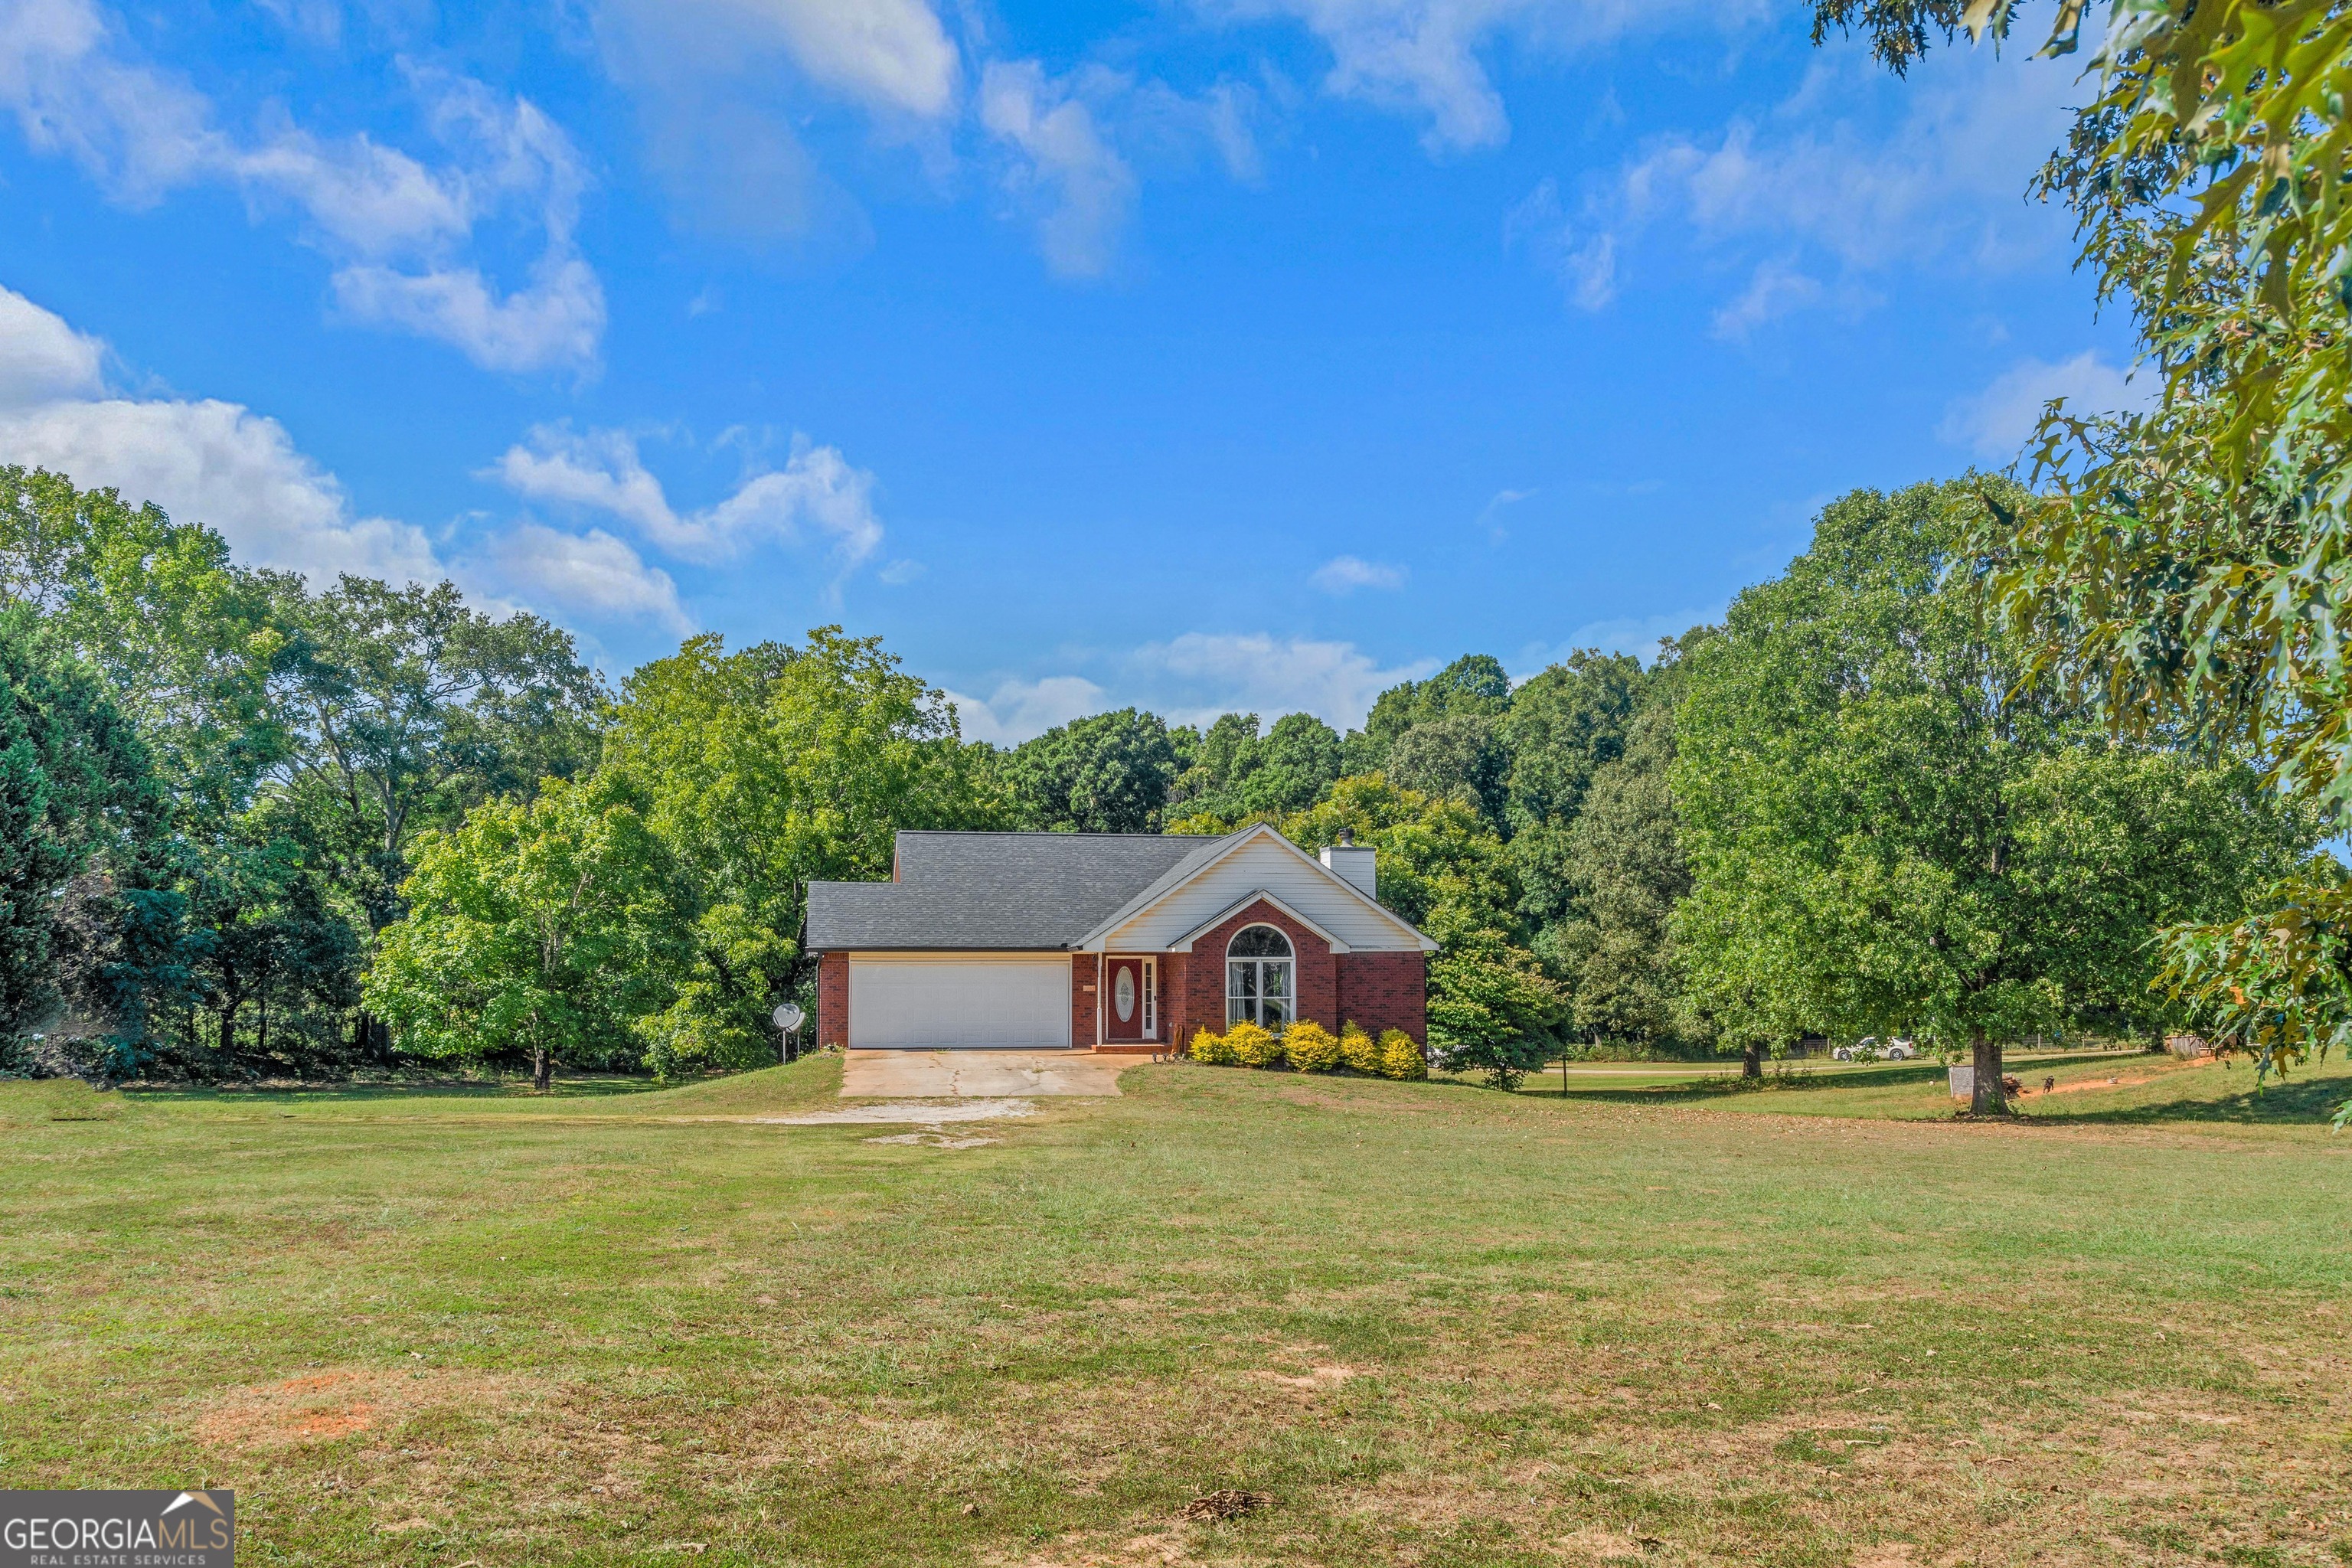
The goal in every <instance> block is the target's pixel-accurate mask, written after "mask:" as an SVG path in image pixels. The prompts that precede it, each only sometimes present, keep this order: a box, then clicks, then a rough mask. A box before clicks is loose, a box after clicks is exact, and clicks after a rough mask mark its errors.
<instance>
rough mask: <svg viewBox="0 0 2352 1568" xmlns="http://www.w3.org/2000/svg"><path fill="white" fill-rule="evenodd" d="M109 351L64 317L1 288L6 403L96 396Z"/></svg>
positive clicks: (0, 376) (0, 401) (0, 355)
mask: <svg viewBox="0 0 2352 1568" xmlns="http://www.w3.org/2000/svg"><path fill="white" fill-rule="evenodd" d="M105 355H106V348H105V345H104V344H102V343H100V342H99V341H98V340H97V339H96V338H90V337H84V336H83V335H82V334H81V333H79V332H77V331H74V330H73V329H72V328H71V327H69V326H68V325H66V323H65V319H64V318H63V317H61V316H58V315H57V314H55V313H53V312H51V311H48V310H42V309H41V308H40V307H39V306H38V305H36V304H34V303H33V302H32V301H31V300H27V299H26V298H25V297H24V296H23V295H22V294H16V293H11V292H10V291H9V290H8V289H0V408H21V407H24V406H26V405H29V404H36V403H46V402H47V401H49V400H50V399H52V398H62V397H88V396H91V395H95V394H96V393H97V392H98V391H99V388H100V374H99V371H100V363H101V362H102V361H103V360H104V358H105Z"/></svg>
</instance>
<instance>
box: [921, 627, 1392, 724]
mask: <svg viewBox="0 0 2352 1568" xmlns="http://www.w3.org/2000/svg"><path fill="white" fill-rule="evenodd" d="M1084 662H1087V663H1089V664H1098V665H1102V666H1104V667H1106V668H1104V669H1102V670H1101V671H1100V673H1102V675H1103V677H1104V679H1103V680H1101V681H1097V680H1094V679H1089V678H1087V676H1083V675H1078V674H1076V673H1064V674H1060V675H1049V676H1046V677H1045V678H1044V679H1037V680H1006V681H1003V682H1000V683H999V684H998V685H997V687H996V688H995V689H994V691H993V692H992V694H991V695H990V696H989V697H988V698H986V699H985V700H982V699H980V698H976V697H968V696H963V695H961V694H959V693H957V692H955V691H952V690H950V692H949V693H948V696H949V699H950V700H951V701H952V702H954V703H955V705H956V710H957V711H958V712H959V713H960V714H961V715H962V721H963V731H964V736H965V738H966V739H968V740H979V741H988V742H993V743H995V744H997V745H1017V744H1019V743H1020V742H1023V741H1026V740H1028V739H1030V738H1032V737H1033V736H1036V735H1040V734H1043V733H1044V732H1045V731H1047V730H1050V729H1052V728H1054V727H1055V725H1057V724H1066V723H1068V722H1069V721H1071V720H1073V719H1076V718H1081V717H1083V716H1085V715H1087V714H1088V713H1100V712H1103V711H1105V710H1108V709H1111V708H1116V707H1124V706H1126V705H1128V704H1129V703H1134V704H1138V705H1139V706H1142V707H1146V708H1150V709H1151V710H1154V711H1155V712H1158V713H1160V715H1161V716H1163V717H1164V718H1166V719H1167V720H1168V721H1170V722H1171V723H1177V724H1206V723H1209V722H1212V721H1214V720H1215V719H1216V717H1217V716H1218V715H1219V714H1221V713H1234V712H1241V713H1250V712H1254V713H1256V714H1259V715H1260V716H1261V717H1263V718H1265V719H1269V720H1270V719H1273V718H1275V717H1277V716H1279V715H1281V714H1284V713H1297V712H1307V713H1312V714H1315V715H1316V716H1317V717H1318V718H1320V719H1322V720H1323V721H1325V722H1326V723H1328V724H1331V725H1334V726H1336V727H1338V728H1339V729H1342V730H1345V729H1349V728H1352V727H1355V726H1359V725H1361V724H1362V723H1363V721H1364V716H1365V714H1367V713H1369V712H1370V711H1371V707H1372V700H1373V699H1374V698H1376V697H1378V696H1379V695H1380V694H1381V692H1383V691H1385V690H1387V689H1389V688H1390V687H1391V686H1394V685H1396V684H1397V683H1398V682H1399V681H1401V680H1414V679H1420V678H1421V677H1423V676H1425V675H1428V674H1429V673H1431V672H1432V671H1433V670H1434V669H1436V668H1437V664H1436V661H1435V660H1433V659H1431V660H1423V661H1420V662H1417V663H1413V664H1409V665H1404V666H1402V667H1399V668H1382V667H1381V665H1380V663H1379V661H1377V660H1376V659H1374V658H1371V656H1370V655H1369V654H1366V653H1365V652H1363V650H1361V649H1360V648H1359V647H1356V646H1355V645H1354V644H1352V643H1344V642H1318V641H1316V640H1313V639H1310V638H1306V637H1274V636H1272V635H1270V634H1268V633H1265V632H1256V633H1238V634H1236V633H1219V632H1187V633H1185V634H1184V635H1183V636H1181V637H1176V638H1173V639H1171V640H1170V641H1168V642H1164V643H1150V644H1147V645H1145V646H1144V647H1139V648H1135V649H1132V650H1130V651H1129V652H1127V653H1125V654H1115V655H1108V656H1103V655H1095V656H1088V657H1087V658H1086V659H1085V661H1084Z"/></svg>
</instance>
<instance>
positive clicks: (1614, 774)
mask: <svg viewBox="0 0 2352 1568" xmlns="http://www.w3.org/2000/svg"><path fill="white" fill-rule="evenodd" d="M1674 759H1675V742H1674V708H1673V705H1672V704H1671V702H1654V703H1653V704H1652V705H1651V706H1650V707H1649V708H1648V709H1647V710H1645V711H1644V712H1643V713H1642V714H1641V716H1640V717H1638V718H1637V719H1635V720H1634V721H1633V730H1632V733H1631V735H1630V737H1629V738H1628V740H1627V742H1626V746H1625V752H1624V754H1623V755H1622V756H1621V757H1618V758H1616V759H1614V760H1612V761H1611V762H1606V763H1601V765H1600V767H1598V768H1597V769H1595V770H1594V772H1593V774H1592V778H1591V783H1590V785H1589V787H1588V788H1587V789H1586V791H1585V794H1584V799H1583V807H1582V809H1581V810H1580V812H1579V813H1578V815H1577V817H1576V821H1575V823H1574V824H1573V826H1570V828H1569V830H1568V834H1567V864H1566V867H1565V870H1566V878H1567V880H1568V882H1569V884H1570V887H1571V888H1572V889H1574V893H1573V896H1572V899H1571V901H1570V906H1569V912H1568V916H1567V918H1566V919H1565V920H1563V921H1560V922H1559V924H1557V925H1555V926H1551V927H1548V928H1547V929H1546V930H1545V931H1543V932H1542V933H1541V934H1540V936H1539V937H1538V941H1537V951H1538V952H1539V953H1541V954H1543V955H1544V956H1545V957H1546V958H1548V959H1549V960H1550V961H1551V966H1552V967H1553V969H1554V970H1555V971H1556V972H1558V973H1560V974H1561V975H1562V976H1563V977H1564V978H1565V981H1566V986H1567V990H1568V992H1569V994H1570V997H1571V998H1572V1005H1571V1009H1570V1011H1571V1016H1572V1017H1573V1018H1574V1020H1575V1023H1576V1026H1577V1027H1578V1028H1580V1029H1582V1030H1586V1031H1588V1032H1589V1033H1591V1034H1592V1035H1594V1036H1597V1037H1603V1038H1608V1039H1618V1040H1640V1041H1649V1040H1655V1039H1659V1038H1662V1037H1665V1036H1666V1035H1668V1034H1670V1033H1672V1032H1673V1030H1674V1027H1675V1023H1676V1014H1675V1005H1676V1000H1677V997H1678V995H1679V986H1678V984H1677V982H1676V978H1675V950H1674V943H1673V940H1672V931H1671V928H1670V922H1671V921H1672V918H1673V915H1674V911H1675V906H1676V905H1677V904H1679V903H1681V901H1682V900H1684V899H1685V897H1687V896H1688V894H1689V892H1690V867H1689V864H1688V862H1687V861H1686V860H1685V858H1684V856H1683V850H1682V834H1681V828H1680V825H1679V823H1678V821H1677V819H1676V817H1675V805H1674V797H1673V793H1672V791H1671V790H1670V789H1669V787H1668V783H1667V776H1668V773H1669V771H1670V770H1671V769H1672V767H1673V765H1674Z"/></svg>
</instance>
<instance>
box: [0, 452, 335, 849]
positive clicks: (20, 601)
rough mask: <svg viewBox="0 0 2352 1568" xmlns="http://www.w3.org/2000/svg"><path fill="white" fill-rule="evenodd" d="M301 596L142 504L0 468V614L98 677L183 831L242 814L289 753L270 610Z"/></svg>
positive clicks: (291, 585)
mask: <svg viewBox="0 0 2352 1568" xmlns="http://www.w3.org/2000/svg"><path fill="white" fill-rule="evenodd" d="M289 592H291V593H299V581H298V580H296V579H292V578H288V577H283V576H278V577H272V576H269V575H267V574H257V573H253V572H248V571H245V570H243V569H241V568H239V567H237V566H236V565H235V564H233V563H231V561H230V559H229V551H228V545H227V543H226V541H224V540H223V539H222V538H221V537H220V535H218V534H217V533H215V532H213V531H211V530H210V529H207V528H204V527H202V526H200V525H197V524H193V523H175V522H173V521H172V520H171V519H170V518H169V517H167V516H165V515H164V513H163V510H162V509H161V508H159V507H156V506H154V505H152V503H151V504H149V505H147V506H144V507H142V508H140V509H138V510H132V509H131V507H129V506H128V505H126V504H125V503H124V502H123V500H122V499H121V497H120V496H119V495H117V494H116V493H115V492H114V491H113V490H110V489H101V490H79V489H75V488H74V485H73V482H72V480H71V479H68V478H67V477H66V476H64V475H62V474H52V473H48V472H47V471H45V470H42V469H33V470H31V471H29V472H28V471H27V470H26V469H24V468H8V467H0V605H5V604H16V605H26V606H27V607H29V608H31V609H32V610H34V611H36V612H37V613H38V614H39V615H40V616H41V618H42V622H43V624H44V626H46V627H47V634H46V635H47V636H48V637H51V638H52V639H54V640H55V641H56V643H57V644H58V646H59V647H62V648H63V649H65V650H66V651H67V652H68V654H69V655H70V656H71V657H72V658H74V659H75V660H77V661H78V662H79V663H80V664H81V665H83V666H84V667H86V668H89V669H91V670H94V671H96V672H97V673H99V674H100V675H101V676H102V677H104V678H105V679H106V680H107V682H108V684H109V685H110V687H111V689H112V690H113V694H114V703H115V706H116V707H117V708H119V709H120V710H121V711H122V712H123V714H124V715H125V716H126V717H127V718H128V719H129V720H130V721H131V722H132V723H133V724H134V725H136V726H137V727H138V730H139V732H140V735H141V737H142V741H143V742H144V743H145V745H146V748H147V751H148V753H149V755H150V757H151V758H152V765H153V767H154V770H155V772H156V773H157V774H158V776H159V777H160V778H161V779H162V781H163V784H164V787H165V788H166V789H167V790H169V791H170V792H171V795H172V797H173V803H174V806H173V809H174V816H176V817H177V818H178V819H179V820H180V821H181V822H182V823H183V824H184V825H188V826H191V827H192V828H196V829H197V830H199V831H201V830H202V827H201V826H199V824H203V825H208V826H217V825H218V824H219V823H220V822H221V821H223V820H225V819H226V817H228V816H233V815H234V814H236V812H238V811H241V810H243V809H244V808H245V807H246V806H247V805H248V804H249V802H250V799H251V793H252V790H253V787H254V785H255V784H256V782H257V780H259V779H260V778H261V777H262V776H263V775H264V774H265V773H268V771H269V770H270V769H271V768H273V767H275V766H277V765H278V764H279V763H282V762H284V761H285V759H286V758H287V757H288V756H289V753H290V749H291V744H292V740H291V737H290V736H289V734H288V732H287V731H286V729H285V726H284V724H283V721H282V717H281V715H280V713H279V712H278V708H277V704H276V702H275V700H274V697H273V693H272V681H273V679H276V678H277V677H278V675H279V674H280V673H281V672H282V670H283V669H284V668H285V665H286V661H287V658H288V656H289V639H288V637H287V634H286V631H285V628H284V626H282V625H281V624H280V617H279V616H278V608H279V606H280V605H281V604H282V603H283V602H284V595H287V594H289Z"/></svg>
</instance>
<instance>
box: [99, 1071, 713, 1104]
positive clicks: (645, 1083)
mask: <svg viewBox="0 0 2352 1568" xmlns="http://www.w3.org/2000/svg"><path fill="white" fill-rule="evenodd" d="M686 1081H687V1082H693V1081H697V1080H692V1079H688V1080H686ZM682 1087H684V1084H683V1083H680V1082H677V1081H673V1082H670V1083H662V1082H659V1081H657V1080H656V1079H650V1078H631V1077H628V1076H626V1075H625V1074H620V1073H584V1074H581V1075H579V1076H576V1077H574V1076H569V1075H559V1076H558V1077H557V1078H556V1079H555V1081H554V1083H553V1084H552V1085H551V1088H550V1090H549V1092H548V1093H547V1094H546V1095H545V1096H541V1095H540V1094H538V1093H537V1092H536V1091H534V1090H533V1089H532V1088H531V1087H530V1079H529V1078H528V1077H516V1078H511V1079H468V1078H446V1079H395V1080H392V1081H388V1082H383V1083H349V1082H341V1083H337V1082H328V1083H255V1084H126V1085H124V1086H123V1089H122V1092H123V1093H124V1094H126V1095H129V1096H131V1097H132V1098H134V1099H136V1100H141V1101H144V1102H152V1103H156V1104H163V1103H181V1104H191V1103H203V1102H211V1103H215V1104H229V1105H234V1104H237V1103H239V1102H243V1101H251V1100H295V1099H299V1100H306V1101H310V1102H312V1103H329V1104H367V1103H370V1102H384V1101H399V1100H446V1099H448V1098H451V1097H453V1096H456V1097H462V1098H464V1099H467V1100H611V1099H614V1098H616V1097H619V1096H624V1095H632V1094H651V1093H655V1092H657V1091H659V1090H663V1089H678V1088H682Z"/></svg>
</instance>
